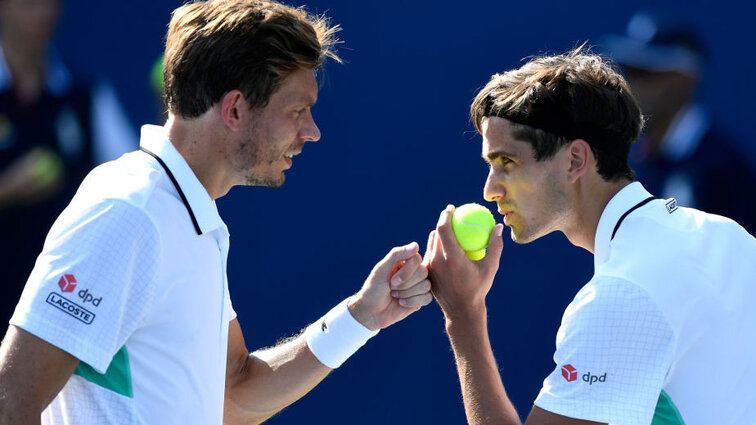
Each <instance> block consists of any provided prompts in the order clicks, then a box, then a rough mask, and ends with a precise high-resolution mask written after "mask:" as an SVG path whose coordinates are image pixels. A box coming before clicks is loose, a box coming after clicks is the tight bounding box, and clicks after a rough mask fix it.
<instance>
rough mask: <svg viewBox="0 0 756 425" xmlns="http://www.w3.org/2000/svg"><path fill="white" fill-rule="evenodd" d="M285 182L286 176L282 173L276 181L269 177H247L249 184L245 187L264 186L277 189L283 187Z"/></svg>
mask: <svg viewBox="0 0 756 425" xmlns="http://www.w3.org/2000/svg"><path fill="white" fill-rule="evenodd" d="M285 180H286V176H284V174H283V173H281V176H280V177H278V178H275V179H273V178H269V177H260V176H249V177H247V184H246V185H245V186H262V187H269V188H271V189H275V188H277V187H281V186H283V184H284V181H285Z"/></svg>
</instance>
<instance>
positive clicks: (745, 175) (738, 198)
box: [599, 12, 756, 234]
mask: <svg viewBox="0 0 756 425" xmlns="http://www.w3.org/2000/svg"><path fill="white" fill-rule="evenodd" d="M599 44H600V46H601V48H602V49H603V50H604V53H606V54H607V55H608V56H610V57H612V58H614V59H615V60H616V61H617V62H618V63H619V64H620V65H621V66H622V67H623V68H624V71H625V74H626V76H627V78H628V81H629V83H630V85H631V88H632V90H633V92H634V94H635V96H636V98H637V99H638V102H639V103H640V106H641V110H642V112H643V115H644V116H645V117H646V119H647V122H646V126H645V129H644V133H643V135H642V136H641V138H640V139H639V140H638V142H637V143H636V144H635V146H634V147H633V151H632V152H631V155H630V160H631V166H632V167H633V169H634V170H635V171H636V172H637V174H638V179H639V180H640V181H641V182H642V183H643V184H644V185H645V186H646V188H647V189H648V190H649V191H650V192H651V193H653V194H654V195H656V196H661V197H664V198H670V197H672V198H676V199H677V201H678V203H679V204H680V205H682V206H687V207H693V208H697V209H701V210H703V211H706V212H710V213H714V214H720V215H724V216H727V217H730V218H732V219H733V220H735V221H737V222H738V223H740V224H741V225H742V226H743V227H745V228H746V230H748V231H749V232H750V233H751V234H754V231H756V186H754V184H753V183H754V170H753V167H754V164H753V163H752V162H749V158H748V157H747V155H746V154H745V153H744V152H740V151H739V145H738V144H736V143H735V142H734V141H733V140H731V139H730V138H729V137H728V135H727V134H726V133H725V132H724V131H723V129H722V128H721V127H720V126H718V125H717V122H716V120H715V119H714V118H713V116H712V114H711V111H710V110H708V109H707V107H706V105H705V104H704V102H703V101H702V100H701V99H700V96H699V92H700V91H699V88H700V87H701V85H702V83H703V81H704V76H705V64H706V59H707V52H706V49H705V45H704V41H703V40H702V38H701V36H700V34H699V33H698V31H697V30H696V28H695V27H693V26H692V25H691V24H689V23H688V22H685V21H682V20H679V19H677V18H675V17H673V16H671V15H664V14H661V13H653V12H639V13H636V14H635V15H634V16H633V17H632V18H631V20H630V21H629V23H628V25H627V31H626V34H625V35H612V36H606V37H604V39H603V40H602V41H601V42H600V43H599Z"/></svg>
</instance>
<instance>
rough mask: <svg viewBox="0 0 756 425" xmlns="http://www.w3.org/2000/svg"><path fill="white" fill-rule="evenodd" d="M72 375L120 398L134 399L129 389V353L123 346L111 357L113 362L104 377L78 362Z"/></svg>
mask: <svg viewBox="0 0 756 425" xmlns="http://www.w3.org/2000/svg"><path fill="white" fill-rule="evenodd" d="M74 375H79V376H81V377H83V378H84V379H86V380H87V381H89V382H91V383H93V384H95V385H99V386H101V387H103V388H105V389H108V390H110V391H113V392H116V393H118V394H121V395H122V396H126V397H129V398H133V397H134V390H133V388H132V387H131V367H130V366H129V353H128V351H127V350H126V346H125V345H124V346H123V347H121V349H120V350H118V352H117V353H116V354H115V356H113V360H111V361H110V365H108V370H106V371H105V374H104V375H103V374H101V373H98V372H97V371H96V370H94V369H93V368H92V366H90V365H88V364H86V363H84V362H79V366H78V367H77V368H76V370H75V371H74Z"/></svg>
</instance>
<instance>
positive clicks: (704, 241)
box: [535, 183, 756, 425]
mask: <svg viewBox="0 0 756 425" xmlns="http://www.w3.org/2000/svg"><path fill="white" fill-rule="evenodd" d="M649 196H650V195H649V193H648V192H646V190H645V189H644V188H643V186H642V185H641V184H640V183H633V184H631V185H629V186H627V187H625V188H623V189H622V190H621V191H620V192H619V193H618V194H617V195H616V196H615V197H614V198H612V200H611V201H610V202H609V204H608V205H607V207H606V208H605V210H604V212H603V214H602V216H601V219H600V221H599V225H598V228H597V232H596V245H595V253H594V254H595V256H594V265H595V274H594V276H593V278H592V279H591V281H590V282H589V283H588V284H587V285H586V286H585V287H584V288H583V289H582V290H581V291H580V292H579V293H578V294H577V296H576V297H575V299H574V300H573V302H572V303H571V304H570V305H569V306H568V308H567V310H566V311H565V314H564V317H563V320H562V325H561V327H560V329H559V332H558V334H557V350H556V353H555V355H554V360H555V362H556V369H555V370H554V372H553V373H551V374H550V375H549V376H548V377H547V378H546V380H545V381H544V386H543V388H542V390H541V392H540V394H539V395H538V398H537V399H536V402H535V404H536V405H537V406H539V407H541V408H543V409H545V410H548V411H551V412H554V413H557V414H561V415H565V416H569V417H574V418H580V419H587V420H593V421H598V422H606V423H610V424H623V425H624V424H629V425H633V424H644V425H647V424H649V423H651V420H652V417H653V415H654V409H655V407H656V402H657V400H658V398H659V395H660V393H661V391H662V390H664V391H665V392H666V393H667V394H668V395H669V397H670V399H671V400H672V402H673V403H674V405H675V406H676V408H677V409H678V410H679V413H680V415H681V416H682V418H683V420H684V421H685V423H686V424H688V425H704V424H713V423H716V424H733V425H734V424H752V423H756V386H754V385H753V382H756V364H754V363H755V362H754V359H756V339H755V338H754V337H753V336H754V335H756V309H754V308H753V300H754V299H756V261H754V259H756V239H754V237H753V236H751V235H749V234H748V233H747V232H746V231H745V230H744V229H743V228H742V227H741V226H739V225H738V224H737V223H735V222H733V221H731V220H729V219H726V218H724V217H720V216H715V215H710V214H705V213H703V212H700V211H697V210H693V209H688V208H678V207H676V206H675V204H674V203H673V202H672V200H664V199H659V200H654V201H651V202H649V203H648V204H646V205H645V206H642V207H640V208H638V209H637V210H635V211H634V212H632V213H630V214H629V215H628V216H627V217H626V218H625V220H624V221H623V222H622V224H621V226H620V227H619V229H618V230H617V233H616V236H615V237H614V239H613V240H612V239H611V235H612V232H613V230H614V227H615V225H616V223H617V221H618V220H619V218H620V217H621V216H622V214H624V213H625V211H627V210H629V209H630V208H631V207H633V206H634V205H636V204H637V203H639V202H640V201H642V200H644V199H645V198H647V197H649ZM586 374H589V375H586ZM584 377H585V378H587V382H586V380H584Z"/></svg>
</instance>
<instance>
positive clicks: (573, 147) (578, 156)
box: [567, 139, 593, 183]
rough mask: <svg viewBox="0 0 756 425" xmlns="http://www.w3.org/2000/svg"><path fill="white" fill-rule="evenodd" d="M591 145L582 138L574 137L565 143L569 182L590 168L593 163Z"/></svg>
mask: <svg viewBox="0 0 756 425" xmlns="http://www.w3.org/2000/svg"><path fill="white" fill-rule="evenodd" d="M592 158H593V152H591V146H590V145H589V144H588V142H586V141H585V140H583V139H575V140H573V141H572V142H570V144H569V145H567V160H568V161H569V167H568V169H567V174H568V178H569V181H570V183H575V182H576V181H578V179H579V178H580V177H582V176H583V175H584V174H585V173H587V172H588V171H589V170H590V167H591V164H593V160H592Z"/></svg>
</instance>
